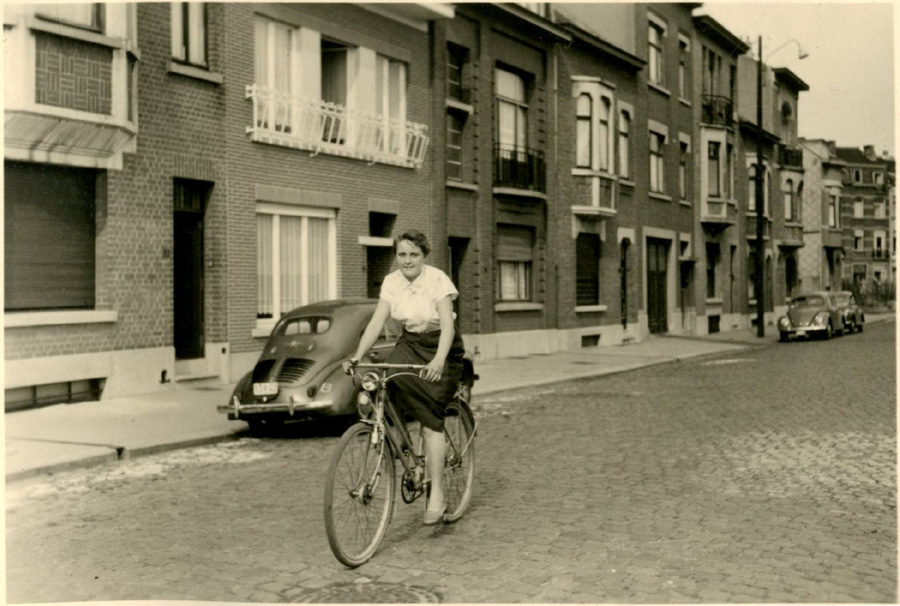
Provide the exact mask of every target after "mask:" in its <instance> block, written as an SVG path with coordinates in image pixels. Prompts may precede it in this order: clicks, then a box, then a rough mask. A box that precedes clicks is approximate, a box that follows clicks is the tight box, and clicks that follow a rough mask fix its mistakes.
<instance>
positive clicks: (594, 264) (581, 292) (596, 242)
mask: <svg viewBox="0 0 900 606" xmlns="http://www.w3.org/2000/svg"><path fill="white" fill-rule="evenodd" d="M599 304H600V236H598V235H597V234H587V233H580V234H578V237H577V238H576V239H575V305H577V306H579V307H582V306H589V305H599Z"/></svg>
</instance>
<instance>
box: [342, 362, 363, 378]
mask: <svg viewBox="0 0 900 606" xmlns="http://www.w3.org/2000/svg"><path fill="white" fill-rule="evenodd" d="M357 364H359V358H350V359H349V360H347V361H345V362H344V363H343V364H341V366H343V368H344V374H348V375H352V374H353V371H355V370H356V365H357Z"/></svg>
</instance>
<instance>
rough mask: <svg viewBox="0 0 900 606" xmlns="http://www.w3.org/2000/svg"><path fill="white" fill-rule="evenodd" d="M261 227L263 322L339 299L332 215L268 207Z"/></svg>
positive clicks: (260, 214)
mask: <svg viewBox="0 0 900 606" xmlns="http://www.w3.org/2000/svg"><path fill="white" fill-rule="evenodd" d="M256 227H257V239H258V241H257V301H258V305H257V312H256V317H257V318H258V319H261V320H266V319H276V320H277V319H278V318H280V317H281V315H282V314H284V313H286V312H288V311H290V310H291V309H294V308H295V307H299V306H300V305H306V304H309V303H315V302H316V301H324V300H326V299H330V298H333V297H336V296H337V287H336V273H337V270H336V264H335V257H336V254H337V249H336V240H337V237H336V228H335V213H334V211H333V210H331V209H315V208H305V207H295V206H288V205H279V204H267V203H263V204H259V205H258V206H257V209H256Z"/></svg>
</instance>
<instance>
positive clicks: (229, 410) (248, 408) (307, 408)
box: [216, 396, 335, 420]
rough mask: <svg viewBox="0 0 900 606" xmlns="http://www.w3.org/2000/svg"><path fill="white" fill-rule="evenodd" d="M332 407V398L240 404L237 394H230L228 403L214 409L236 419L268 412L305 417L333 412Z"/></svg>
mask: <svg viewBox="0 0 900 606" xmlns="http://www.w3.org/2000/svg"><path fill="white" fill-rule="evenodd" d="M333 407H334V401H333V400H312V401H300V402H296V401H294V399H293V398H288V400H287V401H286V402H252V403H248V404H242V403H241V401H240V399H239V398H238V397H237V396H232V397H231V402H230V403H229V404H223V405H220V406H217V407H216V410H218V411H219V412H221V413H225V414H227V415H228V418H229V419H230V420H237V419H242V418H243V419H246V418H248V417H253V416H257V415H260V416H261V415H269V414H276V415H278V416H286V417H294V416H297V417H307V416H310V415H311V414H320V415H323V416H328V415H329V414H335V413H334V411H333V410H332V409H333Z"/></svg>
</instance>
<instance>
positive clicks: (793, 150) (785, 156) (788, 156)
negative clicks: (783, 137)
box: [778, 145, 803, 168]
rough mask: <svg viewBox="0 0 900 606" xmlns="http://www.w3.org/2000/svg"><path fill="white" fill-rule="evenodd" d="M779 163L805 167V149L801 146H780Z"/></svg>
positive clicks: (793, 166) (787, 165)
mask: <svg viewBox="0 0 900 606" xmlns="http://www.w3.org/2000/svg"><path fill="white" fill-rule="evenodd" d="M778 163H779V164H780V165H781V166H786V167H792V168H803V150H802V149H801V148H799V147H788V146H787V145H779V146H778Z"/></svg>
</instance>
